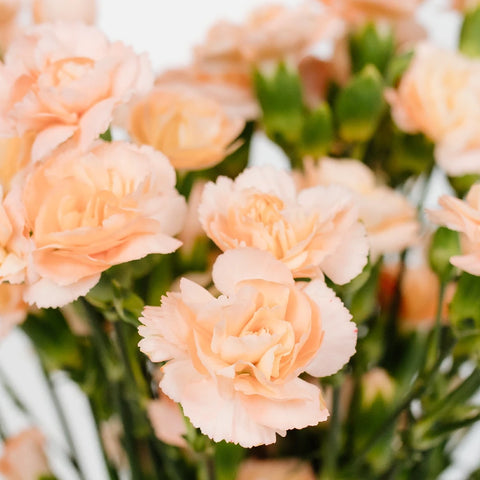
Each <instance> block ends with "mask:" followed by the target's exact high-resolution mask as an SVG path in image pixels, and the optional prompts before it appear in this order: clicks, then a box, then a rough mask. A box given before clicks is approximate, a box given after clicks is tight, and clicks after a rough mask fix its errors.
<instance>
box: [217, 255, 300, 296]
mask: <svg viewBox="0 0 480 480" xmlns="http://www.w3.org/2000/svg"><path fill="white" fill-rule="evenodd" d="M212 278H213V281H214V283H215V285H216V287H217V288H218V289H219V290H220V291H221V292H222V293H224V294H225V295H233V294H234V293H235V290H236V286H237V284H238V283H239V282H241V281H242V280H247V279H250V280H251V279H262V280H268V281H271V282H277V283H283V284H286V285H292V284H293V283H294V281H293V277H292V273H291V272H290V270H289V269H288V268H287V267H286V266H285V265H284V264H283V263H281V262H279V261H278V260H277V259H276V258H275V257H274V256H273V255H272V254H271V253H269V252H266V251H263V250H258V249H256V248H238V249H234V250H228V251H227V252H225V253H223V254H222V255H220V256H219V257H218V258H217V260H216V262H215V264H214V265H213V272H212Z"/></svg>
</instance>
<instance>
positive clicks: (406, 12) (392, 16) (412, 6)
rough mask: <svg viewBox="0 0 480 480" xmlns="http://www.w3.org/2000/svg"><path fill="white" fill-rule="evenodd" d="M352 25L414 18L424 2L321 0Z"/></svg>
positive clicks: (402, 0) (415, 0) (413, 0)
mask: <svg viewBox="0 0 480 480" xmlns="http://www.w3.org/2000/svg"><path fill="white" fill-rule="evenodd" d="M320 1H321V2H322V3H323V4H324V5H327V6H329V7H331V8H332V9H333V10H335V11H337V12H338V14H340V15H341V16H342V17H343V18H345V19H346V20H347V21H349V22H351V23H362V22H366V21H368V20H398V19H402V18H408V17H412V16H413V15H414V14H415V10H416V9H417V7H418V6H419V5H420V3H421V2H422V0H320Z"/></svg>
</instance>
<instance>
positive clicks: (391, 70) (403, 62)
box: [386, 51, 413, 87]
mask: <svg viewBox="0 0 480 480" xmlns="http://www.w3.org/2000/svg"><path fill="white" fill-rule="evenodd" d="M412 58H413V51H410V52H405V53H402V54H400V55H396V56H395V57H393V58H392V59H391V60H390V63H389V64H388V68H387V73H386V82H387V85H389V86H391V87H395V86H396V85H397V84H398V82H399V81H400V78H401V77H402V75H403V74H404V73H405V72H406V70H407V69H408V67H409V65H410V62H411V61H412Z"/></svg>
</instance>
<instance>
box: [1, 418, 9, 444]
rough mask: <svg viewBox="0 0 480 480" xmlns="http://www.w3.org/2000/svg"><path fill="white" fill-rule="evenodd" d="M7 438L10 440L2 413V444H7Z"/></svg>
mask: <svg viewBox="0 0 480 480" xmlns="http://www.w3.org/2000/svg"><path fill="white" fill-rule="evenodd" d="M7 438H8V435H7V431H6V428H5V421H4V419H3V414H2V413H1V412H0V440H1V441H2V442H5V440H6V439H7Z"/></svg>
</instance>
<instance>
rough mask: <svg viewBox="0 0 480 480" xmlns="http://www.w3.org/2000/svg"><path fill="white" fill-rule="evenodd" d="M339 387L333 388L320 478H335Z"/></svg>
mask: <svg viewBox="0 0 480 480" xmlns="http://www.w3.org/2000/svg"><path fill="white" fill-rule="evenodd" d="M339 406H340V386H339V385H336V386H334V387H333V398H332V409H331V416H330V425H329V430H328V437H327V448H325V449H324V452H325V455H324V472H325V473H324V475H322V478H332V479H334V478H336V471H337V457H338V447H339V440H340V415H339Z"/></svg>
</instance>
